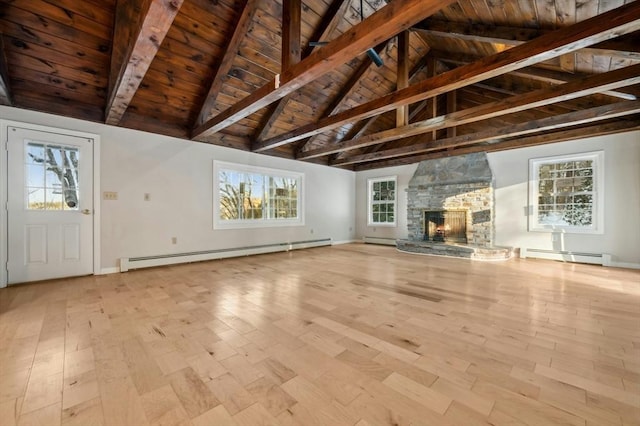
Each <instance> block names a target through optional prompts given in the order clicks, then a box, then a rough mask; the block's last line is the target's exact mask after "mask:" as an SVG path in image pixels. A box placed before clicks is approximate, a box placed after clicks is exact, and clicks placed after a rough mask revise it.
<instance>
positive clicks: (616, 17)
mask: <svg viewBox="0 0 640 426" xmlns="http://www.w3.org/2000/svg"><path fill="white" fill-rule="evenodd" d="M397 1H398V0H395V1H393V2H392V3H391V4H392V5H393V4H396V2H397ZM387 7H389V6H387ZM639 28H640V1H636V2H631V3H627V4H625V5H624V6H621V7H619V8H617V9H613V10H611V11H609V12H605V13H603V14H602V15H598V16H596V17H594V18H590V19H587V20H584V21H581V22H579V23H577V24H574V25H572V26H570V27H566V28H562V29H560V30H556V31H554V32H552V33H548V34H546V35H543V36H540V37H538V38H537V39H535V40H532V41H530V42H528V43H525V44H522V45H520V46H516V47H514V48H512V49H509V50H506V51H504V52H500V53H497V54H495V55H491V56H488V57H485V58H483V59H480V60H478V61H476V62H474V63H471V64H468V65H463V66H461V67H458V68H455V69H453V70H451V71H447V72H444V73H442V74H438V75H437V76H434V77H431V78H429V79H426V80H424V81H422V82H420V83H417V84H414V85H412V86H409V87H408V88H406V89H402V90H398V91H396V92H394V93H391V94H389V95H386V96H383V97H381V98H378V99H375V100H373V101H369V102H366V103H364V104H361V105H358V106H357V107H354V108H351V109H349V110H346V111H343V112H341V113H338V114H335V115H332V116H330V117H327V118H325V119H322V120H319V121H318V122H316V123H311V124H308V125H305V126H302V127H300V128H298V129H296V130H293V131H290V132H286V133H283V134H281V135H278V136H275V137H273V138H270V139H268V140H266V141H264V149H271V148H275V147H278V146H281V145H284V144H287V143H291V142H294V141H296V140H300V139H303V138H306V137H309V136H313V135H315V134H318V133H322V132H323V131H326V130H328V129H332V128H335V127H339V126H341V125H343V124H345V123H348V122H351V121H355V120H361V119H363V118H368V117H371V116H374V115H378V114H382V113H384V112H387V111H390V110H392V109H395V108H397V107H398V106H400V105H404V104H411V103H415V102H418V101H421V100H424V99H428V98H431V97H434V96H437V95H440V94H443V93H446V92H449V91H451V90H455V89H458V88H460V87H464V86H468V85H471V84H474V83H477V82H479V81H482V80H486V79H488V78H491V77H495V76H498V75H501V74H506V73H508V72H511V71H515V70H517V69H520V68H524V67H526V66H529V65H532V64H535V63H538V62H542V61H545V60H549V59H551V58H554V57H557V56H560V55H562V54H566V53H568V52H571V51H574V50H577V49H580V48H583V47H584V46H587V45H589V44H595V43H598V42H600V41H602V40H607V39H609V38H613V37H618V36H620V35H621V34H626V33H628V32H631V31H636V30H638V29H639Z"/></svg>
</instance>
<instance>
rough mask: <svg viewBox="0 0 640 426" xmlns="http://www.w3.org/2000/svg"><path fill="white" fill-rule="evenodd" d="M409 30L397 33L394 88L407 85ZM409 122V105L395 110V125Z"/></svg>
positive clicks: (404, 124) (404, 87)
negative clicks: (396, 67) (396, 65)
mask: <svg viewBox="0 0 640 426" xmlns="http://www.w3.org/2000/svg"><path fill="white" fill-rule="evenodd" d="M410 35H411V33H410V32H409V31H403V32H401V33H400V34H398V48H397V49H396V52H397V54H398V58H397V63H398V70H397V72H396V88H397V89H406V88H407V87H409V37H410ZM407 124H409V105H403V106H401V107H398V109H397V110H396V126H397V127H401V126H406V125H407Z"/></svg>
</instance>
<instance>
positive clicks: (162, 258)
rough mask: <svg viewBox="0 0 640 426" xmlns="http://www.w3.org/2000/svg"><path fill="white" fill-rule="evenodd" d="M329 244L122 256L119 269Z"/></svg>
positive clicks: (297, 243)
mask: <svg viewBox="0 0 640 426" xmlns="http://www.w3.org/2000/svg"><path fill="white" fill-rule="evenodd" d="M330 245H331V238H323V239H318V240H309V241H295V242H291V243H275V244H264V245H260V246H251V247H237V248H229V249H218V250H208V251H198V252H190V253H172V254H165V255H157V256H144V257H123V258H121V259H120V268H119V271H120V272H127V271H128V270H130V269H140V268H152V267H154V266H165V265H176V264H179V263H191V262H201V261H205V260H216V259H226V258H229V257H241V256H250V255H254V254H266V253H277V252H283V251H290V250H299V249H305V248H312V247H323V246H330Z"/></svg>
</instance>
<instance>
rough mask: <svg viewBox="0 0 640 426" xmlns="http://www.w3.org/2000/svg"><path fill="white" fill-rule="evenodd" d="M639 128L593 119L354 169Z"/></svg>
mask: <svg viewBox="0 0 640 426" xmlns="http://www.w3.org/2000/svg"><path fill="white" fill-rule="evenodd" d="M634 130H640V119H631V120H627V119H620V120H613V121H610V122H607V123H597V124H591V125H585V126H580V127H577V128H574V129H562V130H559V131H555V132H546V133H543V134H540V135H533V136H525V137H517V138H515V139H508V140H500V139H497V140H496V142H492V143H479V144H476V145H471V146H465V147H460V148H453V149H445V150H440V151H437V152H430V153H428V154H419V155H415V156H411V157H400V158H393V159H390V160H381V161H373V162H369V163H362V164H358V165H356V166H355V168H354V169H355V170H356V171H363V170H371V169H378V168H381V167H392V166H400V165H404V164H414V163H418V162H420V161H424V160H431V159H435V158H444V157H453V156H456V155H464V154H471V153H473V152H495V151H503V150H506V149H513V148H524V147H526V146H535V145H544V144H549V143H556V142H564V141H570V140H575V139H583V138H587V137H594V136H602V135H611V134H615V133H624V132H630V131H634Z"/></svg>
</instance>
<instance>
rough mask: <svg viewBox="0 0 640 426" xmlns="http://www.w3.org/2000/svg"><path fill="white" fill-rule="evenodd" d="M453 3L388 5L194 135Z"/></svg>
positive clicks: (409, 0)
mask: <svg viewBox="0 0 640 426" xmlns="http://www.w3.org/2000/svg"><path fill="white" fill-rule="evenodd" d="M452 2H453V0H440V1H436V0H395V1H393V2H391V3H389V4H387V5H386V6H385V7H383V8H382V9H380V10H379V11H377V12H375V13H374V14H373V15H371V16H369V17H368V18H367V19H365V20H364V21H363V22H361V23H359V24H357V25H355V26H354V27H352V28H351V29H349V30H348V31H346V32H345V33H344V34H342V35H340V36H339V37H338V38H336V39H335V40H333V41H331V42H329V44H327V45H326V46H324V47H323V48H322V49H318V50H317V51H315V52H313V53H312V54H311V55H310V56H309V57H308V58H306V59H304V60H302V61H301V62H299V63H298V64H296V65H294V66H292V67H291V68H290V69H289V70H288V71H286V72H285V73H284V74H282V76H276V78H275V79H274V80H273V81H272V82H270V83H268V84H266V85H265V86H263V87H262V88H260V89H258V90H257V91H255V92H254V93H252V94H251V95H249V96H247V97H246V98H244V99H242V100H241V101H239V102H237V103H236V104H235V105H233V106H231V107H229V108H228V109H227V110H225V111H223V112H222V113H220V114H218V115H217V116H215V117H213V118H212V119H210V120H208V121H207V122H206V123H204V124H203V125H202V126H199V127H198V128H196V130H195V131H194V135H193V136H194V137H199V136H202V135H205V134H210V133H213V132H217V131H219V130H221V129H224V128H225V127H227V126H230V125H231V124H233V123H235V122H237V121H238V120H241V119H242V118H244V117H246V116H248V115H250V114H252V113H254V112H256V111H258V110H260V109H262V108H264V107H265V106H267V105H269V104H271V103H272V102H274V101H276V100H278V99H281V98H283V97H284V96H286V95H288V94H289V93H291V92H293V91H294V90H297V89H299V88H300V87H302V86H304V85H305V84H307V83H309V82H311V81H313V80H315V79H317V78H318V77H320V76H322V75H324V74H325V73H327V72H329V71H331V70H332V69H334V68H335V67H337V66H339V65H341V64H343V63H345V62H347V61H348V60H350V59H352V58H353V57H355V56H357V55H359V54H360V53H362V52H363V51H365V50H367V49H369V48H371V47H373V46H375V45H376V44H378V43H380V42H381V41H383V40H387V39H389V38H391V37H393V36H394V35H396V34H397V33H399V32H400V31H403V30H405V29H407V28H409V27H411V26H412V25H413V24H415V23H416V22H419V21H420V20H422V19H424V18H426V17H427V16H430V15H432V14H433V13H435V12H437V11H438V10H440V9H441V8H443V7H446V6H447V5H448V4H450V3H452ZM632 4H633V3H632Z"/></svg>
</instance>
